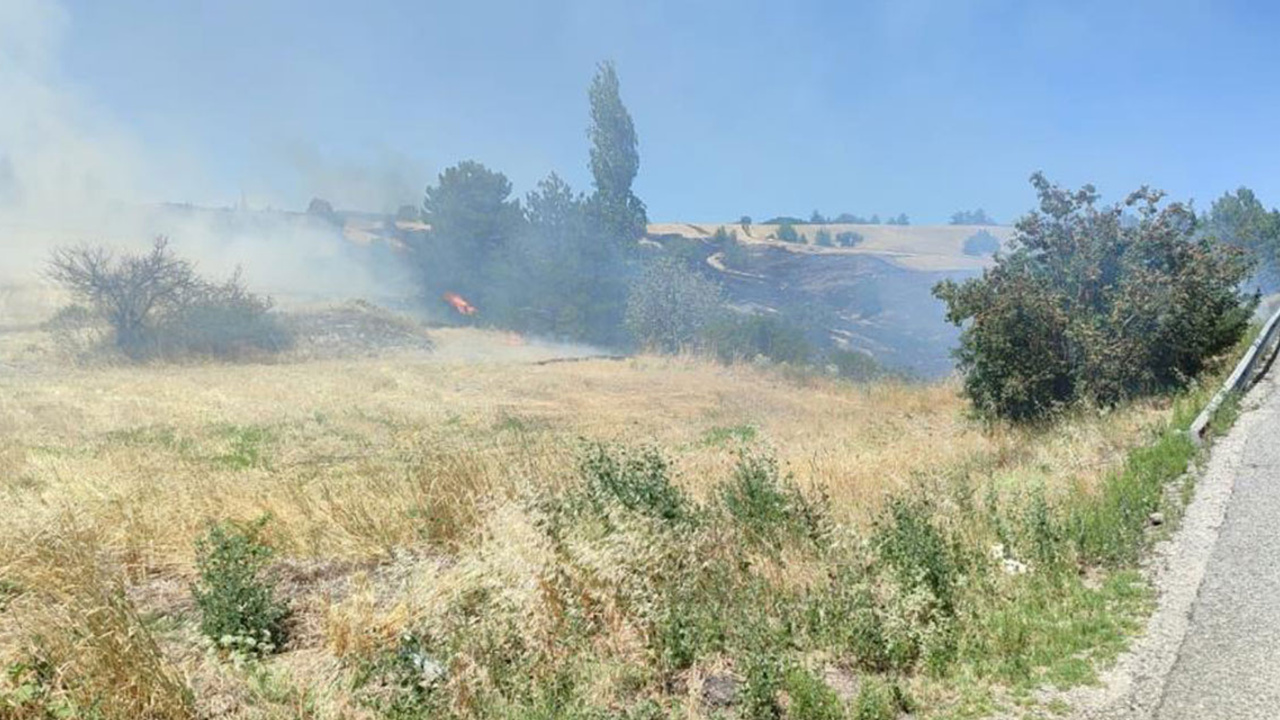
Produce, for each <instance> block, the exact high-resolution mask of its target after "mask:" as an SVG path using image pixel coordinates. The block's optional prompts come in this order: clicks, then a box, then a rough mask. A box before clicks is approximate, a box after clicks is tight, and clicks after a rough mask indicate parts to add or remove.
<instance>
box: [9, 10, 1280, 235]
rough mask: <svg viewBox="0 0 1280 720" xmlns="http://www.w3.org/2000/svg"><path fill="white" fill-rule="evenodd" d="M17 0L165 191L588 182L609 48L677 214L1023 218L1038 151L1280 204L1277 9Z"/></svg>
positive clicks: (657, 194)
mask: <svg viewBox="0 0 1280 720" xmlns="http://www.w3.org/2000/svg"><path fill="white" fill-rule="evenodd" d="M4 5H10V6H11V8H10V11H9V12H8V13H6V12H4V11H3V8H2V7H0V23H4V22H6V21H7V22H10V23H11V27H10V28H8V31H7V32H6V31H5V29H4V28H2V27H0V63H3V62H6V61H11V60H12V59H13V57H14V56H15V54H14V51H12V47H13V46H14V45H15V43H17V44H18V46H19V49H20V52H19V53H18V55H21V54H22V53H23V52H25V53H26V56H27V57H25V60H24V61H25V62H36V61H38V62H39V63H40V64H41V66H42V67H43V68H44V69H43V70H42V71H41V72H42V76H43V78H44V80H45V81H47V82H49V83H55V84H56V85H57V87H58V91H59V92H61V93H65V94H67V95H68V96H72V97H74V98H75V102H76V106H77V108H78V110H77V113H78V114H79V115H80V116H81V117H82V121H81V125H82V126H85V127H92V128H94V131H95V132H107V131H104V130H102V128H109V132H108V133H107V134H109V135H110V137H111V138H112V142H113V143H115V145H114V146H116V147H128V148H131V149H132V150H131V151H133V152H139V153H143V154H145V156H146V163H144V164H143V166H144V167H145V168H146V171H145V177H143V178H142V179H141V180H140V181H139V186H140V187H141V188H144V190H143V192H144V193H145V194H146V195H147V196H148V197H152V198H157V197H163V199H171V200H192V201H197V202H206V203H208V202H231V201H234V200H235V199H236V198H237V197H238V196H239V195H240V194H241V193H244V194H245V195H246V196H248V197H249V198H251V199H252V200H253V201H254V202H260V203H261V202H271V203H274V204H276V205H277V206H280V205H283V206H291V207H300V206H305V203H306V200H307V199H308V198H309V197H310V196H311V195H328V196H330V197H331V199H333V200H334V201H335V204H337V205H339V206H363V207H368V208H370V209H378V208H377V207H375V206H377V205H383V206H394V204H395V203H397V202H402V201H410V202H417V201H418V200H419V198H420V195H421V190H422V187H423V186H424V185H425V184H426V183H427V182H428V181H429V180H431V179H432V178H434V177H435V174H436V173H437V172H439V171H440V170H441V169H442V168H443V167H445V166H447V165H449V164H452V163H454V162H456V161H458V160H460V159H465V158H475V159H478V160H480V161H482V162H484V163H486V164H488V165H490V166H491V167H494V168H496V169H500V170H502V171H504V172H505V173H507V175H508V176H509V177H511V179H512V181H513V182H514V184H515V186H516V189H517V191H518V192H520V193H523V192H524V191H526V190H528V189H529V188H530V187H531V186H532V185H533V184H534V183H535V182H536V181H537V180H538V179H539V178H541V177H543V176H545V175H546V174H547V173H548V172H550V171H552V170H555V171H557V172H559V173H560V174H561V175H563V176H564V177H566V178H567V179H568V180H569V181H570V182H571V183H572V184H574V186H575V187H578V188H580V189H586V188H587V186H588V183H589V174H588V171H587V144H586V137H585V126H586V121H587V102H586V86H587V83H588V82H589V80H590V77H591V74H592V72H593V70H594V65H595V63H596V62H597V61H599V60H601V59H606V58H609V59H612V60H614V61H615V62H616V63H617V66H618V70H619V73H620V76H621V79H622V89H623V97H624V100H625V102H626V103H627V105H628V107H629V108H630V110H631V112H632V115H633V116H634V118H635V121H636V125H637V128H638V130H639V133H640V142H641V170H640V177H639V179H638V181H637V186H636V190H637V193H638V194H639V195H640V196H641V197H642V198H643V199H644V200H645V201H646V202H647V203H648V205H649V209H650V216H651V218H652V219H654V220H672V219H679V220H692V221H696V220H702V221H710V220H732V219H736V218H737V217H738V216H739V215H741V214H744V213H746V214H751V215H753V216H754V217H756V218H757V219H762V218H764V217H766V216H768V215H772V214H778V213H791V214H801V213H803V214H806V215H807V214H808V213H809V211H811V210H813V209H815V208H817V209H820V210H822V211H823V212H827V213H832V214H834V213H837V212H841V211H850V212H855V213H860V214H870V213H872V212H877V213H880V214H881V215H888V214H891V213H898V212H906V213H908V214H909V215H910V216H911V217H912V219H913V221H915V222H941V221H944V220H945V218H946V217H947V216H948V215H949V214H950V213H951V212H952V211H954V210H956V209H959V208H970V207H977V206H983V207H985V208H986V209H987V210H988V211H989V212H990V213H991V214H993V215H995V216H996V217H997V218H998V219H1000V220H1007V219H1010V218H1011V217H1012V216H1015V215H1017V214H1019V213H1021V212H1022V211H1024V210H1026V209H1027V208H1029V207H1030V206H1031V204H1032V202H1033V199H1032V195H1031V192H1030V188H1029V185H1028V184H1027V182H1026V178H1027V176H1028V175H1029V174H1030V173H1031V172H1032V171H1033V170H1037V169H1042V170H1044V171H1045V172H1046V173H1048V175H1049V176H1050V177H1051V178H1052V179H1055V180H1057V181H1060V182H1062V183H1065V184H1070V185H1076V184H1080V183H1083V182H1093V183H1095V184H1096V185H1098V186H1099V187H1100V188H1101V189H1102V190H1103V191H1104V192H1106V193H1109V194H1111V195H1120V194H1122V193H1124V192H1126V191H1128V190H1130V189H1132V188H1133V187H1135V186H1137V185H1139V184H1142V183H1148V184H1151V185H1154V186H1157V187H1163V188H1165V189H1167V190H1169V191H1170V192H1171V194H1173V195H1174V196H1177V197H1187V196H1193V197H1195V198H1197V199H1198V200H1199V202H1200V204H1201V205H1202V206H1205V205H1207V202H1208V201H1209V200H1210V199H1212V197H1215V196H1216V195H1218V194H1220V193H1221V192H1222V191H1224V190H1226V189H1231V188H1234V187H1236V186H1238V185H1241V184H1244V185H1249V186H1252V187H1254V188H1255V189H1256V190H1257V191H1258V192H1259V193H1260V195H1261V196H1262V198H1263V200H1264V201H1265V202H1267V203H1268V204H1274V203H1277V202H1280V179H1278V177H1277V174H1276V172H1275V170H1276V168H1277V167H1280V142H1278V141H1277V137H1276V127H1277V122H1276V118H1277V114H1278V112H1280V86H1278V84H1277V82H1276V70H1277V68H1278V67H1280V43H1277V42H1276V38H1277V37H1280V12H1278V11H1277V10H1276V9H1275V5H1274V4H1271V3H1262V2H1259V3H1245V2H1236V3H1227V2H1214V3H1210V2H1184V1H1181V0H1160V1H1159V2H1150V3H1147V2H1125V3H1116V2H1088V1H1081V0H1070V1H1068V2H1021V1H1016V2H1015V1H1012V0H1011V1H1008V2H1005V1H1001V0H992V1H990V2H981V1H979V2H960V1H958V0H953V1H942V0H939V1H937V2H928V1H924V0H919V1H916V0H885V1H883V2H879V1H877V2H777V0H773V1H769V2H756V1H754V0H714V1H708V2H698V1H697V0H672V1H669V2H667V1H660V2H641V1H639V0H630V1H628V2H613V1H605V0H547V1H545V2H517V1H511V2H489V1H485V0H468V1H466V2H463V1H461V0H458V1H454V2H437V1H425V2H410V1H408V0H405V1H402V2H391V1H389V0H362V1H361V2H358V3H355V2H343V3H336V2H318V1H317V0H305V1H298V2H292V1H272V0H222V1H219V2H197V1H195V0H171V1H165V0H149V1H147V0H112V2H102V1H101V0H63V2H61V3H60V4H53V3H51V2H44V1H42V0H0V6H4ZM42 7H43V9H46V10H50V11H49V12H43V11H42V10H41V8H42ZM14 8H18V9H17V10H14ZM33 8H34V9H33ZM6 15H7V20H6ZM33 18H34V19H33ZM14 23H28V24H34V25H36V26H37V27H35V28H34V29H32V30H30V32H36V33H37V34H41V37H43V36H44V35H47V36H49V37H48V38H44V39H42V40H40V41H39V42H38V43H37V42H36V41H35V40H31V39H30V38H28V37H27V35H29V34H30V32H28V29H27V28H24V27H20V26H18V27H14V26H12V25H13V24H14ZM15 38H18V39H15ZM24 38H25V39H24ZM6 42H7V43H8V44H9V45H10V54H9V56H8V57H6V55H5V54H4V43H6ZM22 43H27V45H29V47H27V48H26V50H22V49H21V48H22V47H23V46H22ZM32 48H35V49H34V50H33V49H32ZM32 54H44V55H48V57H38V58H37V59H36V60H35V61H33V60H32V58H31V57H30V56H31V55H32ZM0 112H3V113H8V112H10V110H9V109H5V110H2V111H0ZM21 112H22V110H21V109H19V110H18V113H19V114H21ZM86 117H87V118H90V119H91V120H83V118H86ZM0 149H3V148H0ZM2 169H3V168H0V170H2Z"/></svg>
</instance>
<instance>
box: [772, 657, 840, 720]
mask: <svg viewBox="0 0 1280 720" xmlns="http://www.w3.org/2000/svg"><path fill="white" fill-rule="evenodd" d="M783 689H785V690H786V691H787V697H788V698H789V699H790V700H791V704H790V705H789V706H788V707H787V717H788V718H792V719H793V720H842V719H843V718H844V707H843V706H842V705H841V703H840V698H839V697H838V696H837V695H836V693H835V691H834V690H832V689H831V688H830V687H829V686H828V685H827V684H826V683H825V682H823V681H822V679H821V678H819V677H817V676H816V675H814V674H813V673H811V672H809V671H808V670H805V669H804V668H801V667H793V668H791V669H790V670H788V671H787V674H786V678H785V679H784V681H783Z"/></svg>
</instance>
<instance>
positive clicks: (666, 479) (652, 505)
mask: <svg viewBox="0 0 1280 720" xmlns="http://www.w3.org/2000/svg"><path fill="white" fill-rule="evenodd" d="M578 471H579V474H580V475H581V476H582V478H583V479H584V480H585V481H586V492H587V496H588V498H589V499H590V500H591V502H592V504H593V505H594V506H595V507H596V508H597V509H604V506H605V505H606V504H609V503H617V504H619V505H621V506H622V507H624V508H626V509H628V510H631V511H634V512H639V513H642V514H645V515H649V516H651V517H654V518H658V519H661V520H670V521H674V520H680V519H683V518H685V517H687V515H688V513H689V503H688V501H687V500H686V499H685V497H684V494H683V493H681V492H680V489H679V488H677V487H676V486H675V485H673V484H672V483H671V479H670V473H671V465H670V463H669V462H668V461H667V458H666V457H665V456H664V455H663V454H662V453H661V452H659V451H658V450H657V449H656V448H652V447H646V448H641V449H639V450H630V449H627V448H621V447H611V446H609V445H606V444H604V443H591V444H588V445H587V446H586V447H585V448H584V449H583V450H582V452H581V455H580V456H579V459H578Z"/></svg>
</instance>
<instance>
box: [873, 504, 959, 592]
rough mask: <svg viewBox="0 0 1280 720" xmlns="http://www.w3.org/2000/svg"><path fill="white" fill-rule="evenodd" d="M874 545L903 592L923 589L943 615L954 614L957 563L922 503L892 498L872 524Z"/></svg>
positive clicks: (932, 512)
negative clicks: (873, 526)
mask: <svg viewBox="0 0 1280 720" xmlns="http://www.w3.org/2000/svg"><path fill="white" fill-rule="evenodd" d="M874 545H875V548H876V551H877V553H878V556H879V559H880V560H881V561H882V562H884V563H886V564H887V565H888V566H889V567H890V568H891V569H892V570H893V572H894V574H895V575H896V576H897V580H898V582H899V583H900V584H901V585H902V586H903V587H905V588H908V589H915V588H923V589H925V590H928V591H929V593H930V594H931V595H932V596H933V597H934V598H935V599H936V600H937V602H938V606H939V609H940V610H941V611H942V612H943V613H944V614H950V613H952V612H954V610H955V602H956V586H957V585H958V583H959V578H960V563H959V562H958V558H957V551H956V548H955V547H953V545H952V544H951V543H950V542H949V541H948V540H947V538H946V537H945V536H944V535H943V533H942V531H941V530H939V529H938V527H937V525H936V523H935V522H934V510H933V508H932V506H931V505H929V504H928V503H927V502H926V501H924V500H916V499H904V498H893V499H891V500H890V501H889V504H888V507H887V508H886V510H885V512H884V515H883V516H882V517H881V518H880V519H879V520H878V521H877V523H876V534H875V537H874Z"/></svg>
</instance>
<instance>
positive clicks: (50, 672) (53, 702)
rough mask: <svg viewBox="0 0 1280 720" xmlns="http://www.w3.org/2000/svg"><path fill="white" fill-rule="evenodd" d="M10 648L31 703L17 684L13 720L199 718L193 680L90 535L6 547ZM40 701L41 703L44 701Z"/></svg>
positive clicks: (16, 677)
mask: <svg viewBox="0 0 1280 720" xmlns="http://www.w3.org/2000/svg"><path fill="white" fill-rule="evenodd" d="M3 557H4V564H3V566H2V569H0V577H3V578H4V579H5V581H6V583H8V591H9V593H10V594H12V596H13V597H12V598H11V599H10V600H9V602H8V603H7V607H6V608H5V616H6V617H5V620H6V622H5V623H4V624H3V627H4V634H3V639H4V643H3V646H2V652H3V655H4V658H5V667H6V668H8V669H9V670H10V671H11V672H10V674H9V676H8V678H7V679H8V682H9V683H10V684H18V685H19V686H21V685H22V684H25V685H26V686H27V687H26V688H25V690H26V691H27V692H28V693H38V694H41V695H47V697H43V698H41V697H38V696H37V697H32V698H31V700H32V702H30V703H22V702H20V699H21V697H22V695H21V694H19V695H18V696H17V697H16V698H15V696H14V695H13V694H12V691H13V690H16V689H18V688H10V694H9V695H8V699H9V700H10V702H11V703H12V704H10V705H9V707H0V710H2V711H4V716H5V717H32V718H43V717H47V716H46V715H45V714H44V712H45V711H46V710H47V709H48V708H50V707H53V708H59V709H60V710H61V711H62V712H64V713H67V716H69V717H101V718H119V719H120V720H125V719H130V718H157V719H161V718H192V717H195V713H194V710H193V701H192V696H191V693H190V691H189V690H188V688H187V686H186V683H185V679H184V678H183V676H182V675H181V673H180V672H179V671H178V670H177V669H176V668H175V667H173V666H172V665H171V664H170V663H169V662H168V661H167V660H166V659H165V657H164V655H163V653H162V652H161V650H160V646H159V644H158V643H157V641H156V638H155V637H154V636H153V635H152V632H151V630H150V629H149V628H148V627H147V625H146V623H145V622H144V621H143V619H142V618H141V616H140V615H139V613H138V610H137V608H136V607H135V606H134V604H133V602H132V601H131V600H130V599H129V597H128V595H127V594H126V592H125V580H124V577H123V575H122V573H121V571H120V568H119V566H117V565H115V564H114V563H112V562H111V559H110V558H109V557H107V556H105V555H104V554H103V553H102V550H101V547H100V545H99V543H98V540H97V538H96V537H94V535H93V533H92V532H90V531H86V530H83V529H80V528H77V527H75V526H73V525H63V526H57V527H50V528H45V529H43V530H42V531H40V532H39V533H37V534H35V535H34V536H31V537H28V538H26V539H25V540H24V542H22V543H21V544H18V545H16V546H15V545H11V544H6V545H5V546H4V548H3ZM37 701H38V702H37Z"/></svg>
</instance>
